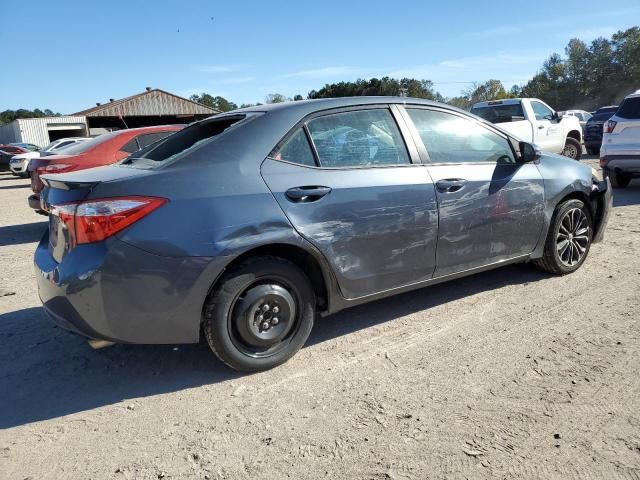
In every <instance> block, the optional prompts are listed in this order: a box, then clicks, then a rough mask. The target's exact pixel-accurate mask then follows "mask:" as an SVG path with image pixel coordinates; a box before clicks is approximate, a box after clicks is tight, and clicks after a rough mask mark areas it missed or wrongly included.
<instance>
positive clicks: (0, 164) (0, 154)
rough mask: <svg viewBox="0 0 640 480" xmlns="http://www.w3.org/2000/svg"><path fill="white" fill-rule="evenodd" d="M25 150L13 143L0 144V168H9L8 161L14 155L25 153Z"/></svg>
mask: <svg viewBox="0 0 640 480" xmlns="http://www.w3.org/2000/svg"><path fill="white" fill-rule="evenodd" d="M26 152H27V150H26V149H24V148H22V147H16V146H14V145H0V170H9V162H10V161H11V158H12V157H13V156H14V155H17V154H20V153H26Z"/></svg>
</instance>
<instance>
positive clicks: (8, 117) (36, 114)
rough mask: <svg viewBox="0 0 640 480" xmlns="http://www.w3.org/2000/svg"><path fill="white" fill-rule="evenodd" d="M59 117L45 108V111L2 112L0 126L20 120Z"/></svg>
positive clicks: (22, 109)
mask: <svg viewBox="0 0 640 480" xmlns="http://www.w3.org/2000/svg"><path fill="white" fill-rule="evenodd" d="M59 116H60V114H59V113H54V112H52V111H51V110H49V109H48V108H45V109H44V110H40V109H39V108H36V109H35V110H26V109H24V108H20V109H18V110H5V111H3V112H0V125H4V124H5V123H11V122H13V121H14V120H17V119H18V118H42V117H59Z"/></svg>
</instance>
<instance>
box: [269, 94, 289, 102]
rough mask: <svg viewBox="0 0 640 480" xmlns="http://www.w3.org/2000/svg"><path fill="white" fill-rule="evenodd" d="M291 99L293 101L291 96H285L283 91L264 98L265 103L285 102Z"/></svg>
mask: <svg viewBox="0 0 640 480" xmlns="http://www.w3.org/2000/svg"><path fill="white" fill-rule="evenodd" d="M290 101H291V99H290V98H287V97H285V96H284V95H282V94H281V93H270V94H269V95H267V96H266V97H265V99H264V103H283V102H290Z"/></svg>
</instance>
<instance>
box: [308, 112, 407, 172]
mask: <svg viewBox="0 0 640 480" xmlns="http://www.w3.org/2000/svg"><path fill="white" fill-rule="evenodd" d="M307 126H308V128H309V132H310V134H311V139H312V140H313V143H314V144H315V147H316V151H317V152H318V157H319V160H320V166H322V167H366V166H379V165H404V164H409V163H411V161H410V160H409V154H408V153H407V148H406V146H405V144H404V141H403V139H402V136H401V134H400V131H399V130H398V126H397V125H396V122H395V120H394V119H393V116H392V115H391V112H390V111H389V110H387V109H375V110H356V111H352V112H344V113H336V114H333V115H327V116H324V117H319V118H315V119H313V120H311V121H310V122H309V123H308V125H307Z"/></svg>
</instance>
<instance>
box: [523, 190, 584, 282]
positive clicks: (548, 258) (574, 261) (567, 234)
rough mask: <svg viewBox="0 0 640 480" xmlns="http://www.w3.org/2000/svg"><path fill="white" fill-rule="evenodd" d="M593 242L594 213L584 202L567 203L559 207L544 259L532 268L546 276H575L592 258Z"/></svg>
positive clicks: (545, 248) (546, 243)
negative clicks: (592, 214) (569, 274)
mask: <svg viewBox="0 0 640 480" xmlns="http://www.w3.org/2000/svg"><path fill="white" fill-rule="evenodd" d="M592 238H593V220H592V218H591V212H590V211H589V209H588V208H587V207H586V205H585V204H584V202H583V201H582V200H574V199H572V200H567V201H565V202H562V203H561V204H560V205H558V206H557V207H556V211H555V212H554V214H553V217H552V219H551V225H550V226H549V232H548V233H547V239H546V240H545V244H544V253H543V255H542V257H541V258H537V259H535V260H533V264H534V265H535V266H536V267H538V268H539V269H541V270H544V271H545V272H549V273H553V274H555V275H565V274H567V273H572V272H575V271H576V270H577V269H578V268H580V266H581V265H582V264H583V263H584V261H585V260H586V258H587V255H588V254H589V248H590V247H591V240H592Z"/></svg>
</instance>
